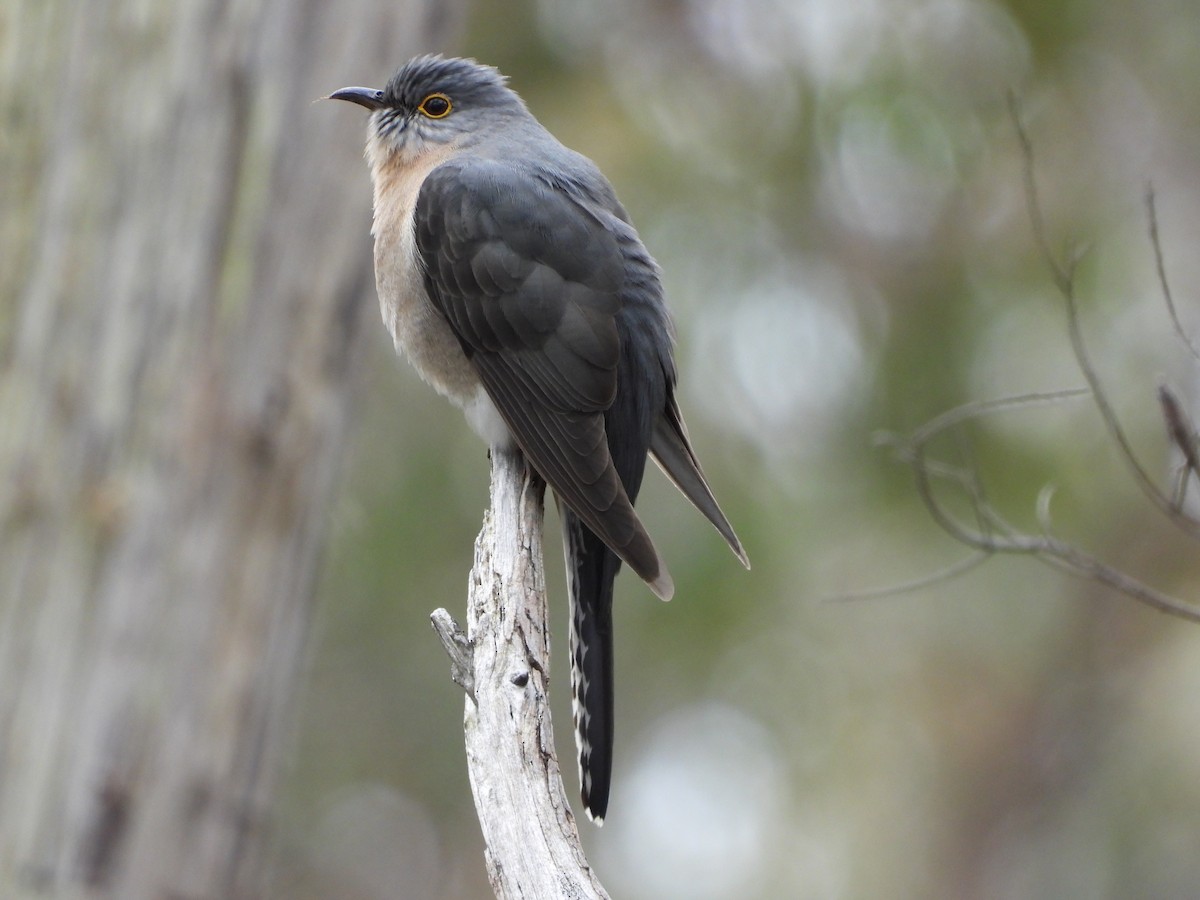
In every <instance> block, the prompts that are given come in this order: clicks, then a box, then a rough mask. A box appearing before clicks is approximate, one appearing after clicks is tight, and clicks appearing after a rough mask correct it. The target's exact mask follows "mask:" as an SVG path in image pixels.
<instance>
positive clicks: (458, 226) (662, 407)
mask: <svg viewBox="0 0 1200 900" xmlns="http://www.w3.org/2000/svg"><path fill="white" fill-rule="evenodd" d="M329 99H334V100H347V101H349V102H351V103H357V104H358V105H359V106H363V107H366V109H368V110H370V112H371V116H370V120H369V124H368V133H367V150H366V156H367V161H368V163H369V165H370V170H371V179H372V182H373V186H374V200H375V213H374V225H373V227H372V234H373V235H374V237H375V277H376V283H377V287H378V291H379V301H380V306H381V308H382V311H383V319H384V322H385V324H386V325H387V327H388V329H389V331H390V332H391V334H392V337H393V339H394V340H395V343H396V349H397V350H398V351H399V352H400V353H401V354H402V355H404V356H406V357H407V358H408V359H409V361H410V362H411V363H412V365H413V366H414V367H415V368H416V370H417V372H418V373H420V375H421V377H422V378H423V379H424V380H425V381H427V382H428V383H429V384H430V385H432V386H433V387H434V388H435V389H436V390H437V391H438V392H439V393H441V394H443V395H444V396H445V397H447V398H448V399H449V400H450V401H451V402H452V403H454V404H455V405H457V406H459V407H461V408H462V409H463V411H464V412H465V414H466V417H467V420H468V421H469V422H470V424H471V426H472V427H473V428H474V429H475V431H477V432H478V433H479V434H480V436H482V437H483V439H484V440H485V441H486V442H487V443H488V445H489V447H490V448H491V449H492V451H493V452H513V451H515V450H519V451H520V452H521V453H522V454H524V457H525V459H526V462H527V464H528V465H529V466H531V467H532V469H533V470H534V471H535V472H537V474H538V475H539V476H541V478H542V479H544V480H545V481H546V482H547V483H548V484H549V485H550V486H551V487H552V488H553V489H554V493H555V496H556V497H557V500H558V503H559V508H560V511H561V513H562V516H561V518H562V523H563V538H564V549H565V554H566V561H567V576H568V581H569V583H570V591H571V609H572V612H571V687H572V694H573V698H574V699H573V704H572V707H573V712H574V719H575V723H574V724H575V741H576V746H577V748H578V750H579V778H580V787H581V793H582V799H583V806H584V809H585V811H586V812H587V814H588V816H589V817H590V818H591V819H592V820H593V821H595V822H597V823H600V822H602V821H603V818H604V815H605V812H606V810H607V807H608V796H609V787H610V783H611V776H612V750H613V643H612V640H613V638H612V597H613V581H614V579H615V578H616V576H617V572H618V570H619V569H620V568H621V563H622V562H625V563H627V564H628V565H629V567H630V568H631V569H633V571H634V572H636V573H637V574H638V576H640V577H641V578H642V579H643V580H644V581H645V582H646V583H647V584H648V585H649V587H650V589H651V590H652V591H653V592H654V593H655V594H657V595H658V596H659V597H661V598H662V599H664V600H668V599H670V597H671V594H672V593H673V591H674V585H673V584H672V581H671V576H670V575H669V574H668V572H667V567H666V565H665V564H664V562H663V560H662V558H661V557H660V556H659V554H658V551H657V550H656V549H655V547H654V544H653V543H652V542H651V540H650V536H649V535H648V534H647V533H646V529H645V528H644V527H643V526H642V523H641V521H640V520H639V519H638V516H637V513H635V512H634V509H633V502H634V500H636V498H637V495H638V490H639V488H640V487H641V483H642V475H643V473H644V471H645V467H646V458H647V455H648V454H649V455H650V456H653V458H654V459H655V461H656V462H657V463H658V464H659V466H660V467H661V468H662V469H663V471H665V472H666V474H667V475H668V476H669V477H670V478H671V480H672V481H673V482H674V483H675V484H676V486H677V487H678V488H679V490H680V491H682V492H683V494H684V495H685V496H686V497H687V498H688V499H689V500H690V501H691V502H692V503H693V504H694V505H695V506H696V507H697V508H698V509H699V510H700V512H702V513H703V514H704V515H705V516H706V517H707V518H708V519H709V521H710V522H712V523H713V525H714V526H716V528H717V530H718V531H719V532H720V533H721V535H722V536H723V537H724V538H725V540H726V542H728V544H729V546H730V547H731V548H732V549H733V552H734V553H735V554H737V557H738V559H740V560H741V561H742V563H743V564H744V565H745V566H746V567H747V568H749V562H748V560H747V557H746V553H745V551H744V550H743V549H742V545H741V542H740V541H739V540H738V538H737V535H736V534H734V531H733V528H732V527H731V526H730V524H729V521H728V519H726V518H725V515H724V513H722V512H721V509H720V507H719V506H718V505H717V501H716V499H715V498H714V497H713V494H712V491H711V490H710V489H709V486H708V483H707V481H706V480H705V478H704V473H703V472H702V471H701V469H700V462H699V460H698V459H697V458H696V454H695V452H694V451H693V450H692V446H691V443H690V441H689V440H688V434H687V429H686V427H685V426H684V422H683V417H682V416H681V415H680V412H679V406H678V404H677V403H676V400H675V380H676V375H675V362H674V359H673V358H672V346H673V341H674V331H673V326H672V323H671V319H670V315H669V313H668V312H667V308H666V305H665V303H664V302H663V290H662V284H661V281H660V278H659V269H658V266H657V264H656V263H655V262H654V260H653V259H652V258H651V257H650V254H649V253H648V252H647V250H646V248H645V247H644V246H643V244H642V242H641V240H640V239H639V237H638V235H637V232H636V231H635V230H634V228H633V226H632V225H631V224H630V222H629V217H628V216H627V215H626V213H625V209H624V208H623V207H622V206H621V204H620V203H619V202H618V201H617V197H616V194H615V192H614V191H613V188H612V185H611V184H609V182H608V180H607V179H606V178H605V177H604V176H603V175H602V174H601V173H600V170H599V169H598V168H597V167H596V165H595V164H594V163H593V162H592V161H591V160H589V159H587V158H586V157H584V156H581V155H580V154H578V153H576V152H574V151H573V150H569V149H567V148H566V147H564V146H563V145H562V144H560V143H559V142H558V141H557V140H556V139H555V138H554V137H553V136H552V135H551V134H550V132H548V131H547V130H546V129H545V128H543V127H542V125H541V124H540V123H539V122H538V121H537V119H535V118H534V117H533V115H532V114H531V113H530V112H529V110H528V109H527V108H526V106H525V103H524V102H523V101H522V100H521V98H520V97H519V96H518V95H517V94H516V93H515V92H514V91H513V90H511V89H510V88H509V87H508V86H507V84H506V80H505V78H504V77H503V76H501V75H500V74H499V72H497V71H496V70H495V69H493V68H491V67H489V66H483V65H480V64H478V63H476V62H474V61H473V60H465V59H449V58H443V57H440V56H422V57H418V58H416V59H413V60H411V61H410V62H408V63H407V64H405V65H404V66H403V67H402V68H401V69H400V71H398V72H397V73H396V74H395V75H394V76H393V77H392V79H391V80H390V81H389V82H388V83H387V86H386V87H385V88H383V89H382V90H378V89H373V88H363V87H348V88H343V89H341V90H339V91H334V92H333V93H332V94H330V95H329Z"/></svg>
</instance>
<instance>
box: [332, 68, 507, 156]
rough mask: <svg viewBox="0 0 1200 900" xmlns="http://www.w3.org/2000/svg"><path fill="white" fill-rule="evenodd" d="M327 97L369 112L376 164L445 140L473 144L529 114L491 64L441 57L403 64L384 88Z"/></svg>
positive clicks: (416, 153)
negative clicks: (349, 103)
mask: <svg viewBox="0 0 1200 900" xmlns="http://www.w3.org/2000/svg"><path fill="white" fill-rule="evenodd" d="M327 99H329V100H348V101H349V102H351V103H357V104H358V105H359V106H362V107H365V108H366V109H368V110H370V111H371V119H370V126H369V133H368V137H367V156H368V157H369V158H370V160H371V162H372V163H373V164H375V165H379V164H383V163H385V162H387V161H397V162H399V163H401V164H407V163H411V162H414V161H415V160H416V159H418V158H419V157H421V156H422V155H424V154H425V153H428V152H429V151H432V150H436V149H440V148H441V147H442V146H443V145H446V144H451V143H456V144H461V143H463V142H466V143H473V142H474V141H477V140H480V139H483V138H485V137H486V136H487V135H489V134H490V133H494V132H495V131H496V130H497V129H501V128H504V127H505V125H506V124H507V123H509V122H511V121H513V120H514V119H518V118H523V117H526V116H528V112H527V111H526V109H525V104H524V103H523V102H522V100H521V98H520V97H519V96H517V94H516V92H514V91H513V90H511V89H510V88H509V87H508V86H507V85H506V84H505V79H504V77H503V76H502V75H501V74H500V73H499V72H498V71H496V70H495V69H493V68H492V67H491V66H484V65H480V64H479V63H477V62H475V61H474V60H469V59H447V58H443V57H441V56H419V57H417V58H416V59H413V60H411V61H409V62H408V63H405V65H404V66H403V67H402V68H401V69H400V71H398V72H397V73H396V74H395V75H393V76H392V78H391V80H390V81H388V83H387V86H386V87H384V88H383V89H378V88H364V87H347V88H342V89H341V90H339V91H334V92H333V93H332V94H330V95H329V97H328V98H327Z"/></svg>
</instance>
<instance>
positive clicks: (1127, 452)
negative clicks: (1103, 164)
mask: <svg viewBox="0 0 1200 900" xmlns="http://www.w3.org/2000/svg"><path fill="white" fill-rule="evenodd" d="M1009 109H1010V111H1011V113H1012V119H1013V125H1014V127H1015V128H1016V132H1017V137H1018V140H1019V141H1020V145H1021V156H1022V160H1023V163H1024V175H1025V179H1024V180H1025V201H1026V206H1027V208H1028V215H1029V221H1030V225H1031V227H1032V229H1033V234H1034V241H1035V242H1036V244H1037V246H1038V250H1039V252H1040V253H1041V255H1042V258H1043V260H1044V261H1045V263H1046V267H1047V268H1048V269H1049V270H1050V272H1051V275H1052V276H1053V278H1054V283H1055V286H1056V287H1057V288H1058V291H1059V293H1060V294H1061V295H1062V298H1063V300H1064V302H1065V305H1066V312H1067V334H1068V336H1069V337H1070V340H1071V350H1072V352H1073V353H1074V355H1075V360H1076V363H1077V364H1078V366H1079V370H1080V371H1081V372H1082V373H1083V377H1084V378H1085V379H1086V380H1087V383H1088V387H1090V388H1091V391H1092V398H1093V399H1094V400H1095V403H1096V408H1097V409H1098V410H1099V412H1100V417H1101V419H1103V421H1104V426H1105V428H1106V429H1107V430H1108V434H1109V437H1110V438H1111V439H1112V441H1113V443H1114V444H1116V445H1117V449H1118V450H1119V451H1120V453H1121V457H1122V458H1123V459H1124V460H1125V463H1126V465H1127V466H1128V468H1129V470H1130V472H1131V473H1132V474H1133V477H1134V481H1135V482H1136V483H1137V485H1138V487H1139V488H1140V489H1141V491H1142V493H1143V494H1145V496H1146V497H1147V498H1148V499H1149V500H1150V502H1151V503H1153V504H1154V505H1155V506H1156V507H1158V509H1159V511H1160V512H1162V513H1163V515H1165V516H1166V517H1167V518H1168V519H1170V520H1171V522H1173V523H1174V524H1175V525H1176V526H1177V527H1178V528H1179V529H1180V530H1181V531H1183V532H1184V533H1186V534H1187V535H1189V536H1190V537H1194V538H1200V522H1197V521H1195V520H1194V519H1191V518H1190V517H1188V516H1186V515H1184V514H1183V513H1182V512H1181V511H1180V510H1179V509H1178V508H1176V506H1175V505H1174V504H1173V503H1172V502H1171V499H1170V498H1169V497H1167V496H1166V495H1165V494H1164V493H1163V492H1162V491H1161V490H1159V488H1158V486H1157V485H1156V484H1155V483H1154V480H1153V479H1152V478H1151V477H1150V475H1149V474H1148V473H1147V472H1146V469H1145V468H1144V467H1143V466H1142V464H1141V462H1140V461H1139V460H1138V458H1137V454H1135V453H1134V451H1133V446H1132V444H1131V443H1130V442H1129V438H1128V436H1127V435H1126V434H1125V429H1124V428H1123V427H1122V426H1121V423H1120V420H1119V419H1118V418H1117V414H1116V411H1115V410H1114V409H1113V407H1112V404H1111V403H1110V402H1109V399H1108V394H1107V393H1106V392H1105V390H1104V385H1103V384H1102V383H1101V381H1100V376H1099V375H1098V374H1097V373H1096V368H1095V366H1093V365H1092V361H1091V357H1090V356H1089V354H1088V350H1087V345H1086V344H1085V343H1084V340H1083V331H1082V329H1081V327H1080V321H1079V309H1078V302H1077V299H1076V295H1075V277H1074V263H1072V264H1070V265H1067V266H1064V265H1062V264H1061V263H1059V261H1058V260H1057V259H1056V258H1055V256H1054V254H1053V253H1052V252H1051V251H1050V248H1049V246H1048V244H1047V242H1046V236H1045V226H1044V224H1043V217H1042V210H1041V201H1040V199H1039V197H1038V191H1037V181H1036V178H1035V177H1034V164H1033V146H1032V144H1031V143H1030V140H1029V136H1028V135H1027V134H1026V132H1025V128H1024V126H1023V125H1022V123H1021V116H1020V111H1019V109H1018V105H1017V102H1016V99H1015V98H1014V97H1013V96H1012V95H1010V96H1009Z"/></svg>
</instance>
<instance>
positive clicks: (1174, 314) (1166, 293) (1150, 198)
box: [1146, 187, 1200, 362]
mask: <svg viewBox="0 0 1200 900" xmlns="http://www.w3.org/2000/svg"><path fill="white" fill-rule="evenodd" d="M1146 218H1147V220H1148V221H1149V227H1150V246H1151V247H1153V248H1154V268H1155V271H1157V273H1158V285H1159V287H1160V288H1161V289H1162V295H1163V300H1164V301H1165V302H1166V304H1167V312H1168V313H1170V314H1171V325H1172V327H1174V329H1175V334H1176V335H1178V337H1179V339H1180V340H1181V341H1183V344H1184V346H1186V347H1187V348H1188V352H1189V353H1190V354H1191V355H1192V359H1194V360H1196V361H1197V362H1200V349H1197V347H1196V345H1195V344H1194V343H1193V342H1192V339H1191V338H1190V337H1189V336H1188V333H1187V331H1186V329H1184V327H1183V322H1181V321H1180V319H1179V311H1178V310H1177V309H1176V308H1175V297H1174V296H1173V295H1172V293H1171V283H1170V281H1169V280H1168V279H1167V267H1166V264H1165V263H1164V262H1163V251H1162V241H1160V240H1159V237H1158V211H1157V209H1156V208H1155V200H1154V188H1152V187H1148V188H1146Z"/></svg>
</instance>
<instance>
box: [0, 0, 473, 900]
mask: <svg viewBox="0 0 1200 900" xmlns="http://www.w3.org/2000/svg"><path fill="white" fill-rule="evenodd" d="M446 9H447V5H446V4H445V3H444V2H443V0H409V2H407V3H402V2H397V0H386V2H385V0H345V2H339V3H336V4H333V3H322V2H317V0H301V2H295V0H242V2H236V3H229V2H223V0H175V2H173V3H133V2H128V3H122V2H106V0H95V2H91V0H89V2H87V3H74V2H69V0H38V2H20V0H18V3H17V4H16V8H15V10H11V11H10V10H6V11H5V12H4V13H3V14H0V20H3V22H2V24H3V31H4V32H5V34H6V39H5V42H4V44H5V46H6V47H9V48H10V50H9V51H8V52H9V57H8V58H7V59H5V60H4V61H3V65H2V70H3V73H4V77H3V78H0V102H2V103H3V111H4V114H5V115H4V121H5V123H6V125H5V129H6V132H7V133H6V134H5V136H4V138H3V140H2V141H0V153H2V154H3V157H4V158H3V159H0V163H2V164H3V165H2V166H0V168H2V170H3V172H4V175H3V178H0V192H2V193H0V247H2V248H3V250H2V251H0V254H2V259H0V299H2V303H0V896H4V897H21V896H35V895H37V896H46V895H54V896H85V897H88V896H90V897H119V898H122V900H126V898H128V900H136V898H141V897H155V898H159V897H188V898H207V897H214V898H216V897H220V898H235V897H248V896H256V895H257V894H258V893H259V891H260V889H261V884H262V877H263V871H262V870H263V854H262V848H263V840H264V837H265V835H266V830H265V827H264V826H265V825H266V816H267V813H268V811H269V804H270V799H271V794H272V789H273V786H274V773H275V769H276V765H277V759H278V756H279V754H278V746H279V743H280V740H281V738H282V737H284V736H286V734H287V730H288V728H287V719H288V713H289V700H290V697H291V687H292V684H293V682H294V680H295V675H296V671H297V664H298V662H299V660H300V657H301V654H302V652H303V647H304V643H305V638H306V635H307V629H308V623H309V613H310V602H311V596H312V590H313V582H314V570H315V568H316V565H317V562H318V559H319V554H320V550H321V547H322V543H323V537H324V532H325V522H326V520H327V515H326V509H327V506H328V502H329V499H330V495H331V489H332V486H333V483H334V480H335V476H336V472H337V467H338V460H339V456H340V450H341V448H342V444H343V440H344V437H345V435H346V434H347V432H348V431H349V425H350V419H351V417H352V414H353V413H352V411H353V407H354V404H353V393H354V384H355V381H356V379H355V372H356V366H355V360H356V359H357V358H358V357H359V356H360V354H361V349H362V343H363V340H364V336H365V335H366V334H367V333H368V332H367V331H366V330H365V329H364V324H365V323H368V322H371V320H373V319H374V317H375V316H376V315H377V313H375V311H374V301H373V297H374V292H373V290H371V280H370V271H371V269H370V261H369V239H368V236H367V222H368V211H367V199H368V196H369V191H368V186H367V180H366V176H365V174H364V172H363V171H362V162H361V158H360V153H361V143H360V141H359V140H358V139H357V135H356V136H355V137H354V138H353V139H348V138H347V137H346V136H345V132H346V129H347V128H348V127H350V125H349V123H348V119H347V117H346V114H345V113H346V111H345V110H343V109H341V108H340V107H337V106H334V105H333V104H330V105H329V106H328V108H326V107H323V106H313V105H312V103H311V101H312V100H314V99H315V98H317V97H320V96H323V95H324V94H326V93H328V92H329V91H330V90H332V89H335V88H338V87H341V86H343V85H344V84H346V83H354V82H364V81H369V80H371V79H382V78H383V77H385V76H386V75H387V74H388V73H389V72H390V70H391V69H392V68H393V67H394V66H395V65H397V64H399V63H400V62H401V61H403V60H404V59H405V58H407V57H408V56H410V55H412V54H414V53H417V52H421V51H424V50H428V49H431V48H436V47H438V46H440V45H441V44H442V42H443V41H444V40H445V38H446V35H447V31H448V29H450V28H451V27H452V26H453V22H452V21H451V20H450V18H449V17H448V14H447V12H446ZM359 125H361V122H359V120H358V119H357V118H355V120H354V125H353V127H354V128H356V129H357V128H358V127H359Z"/></svg>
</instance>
